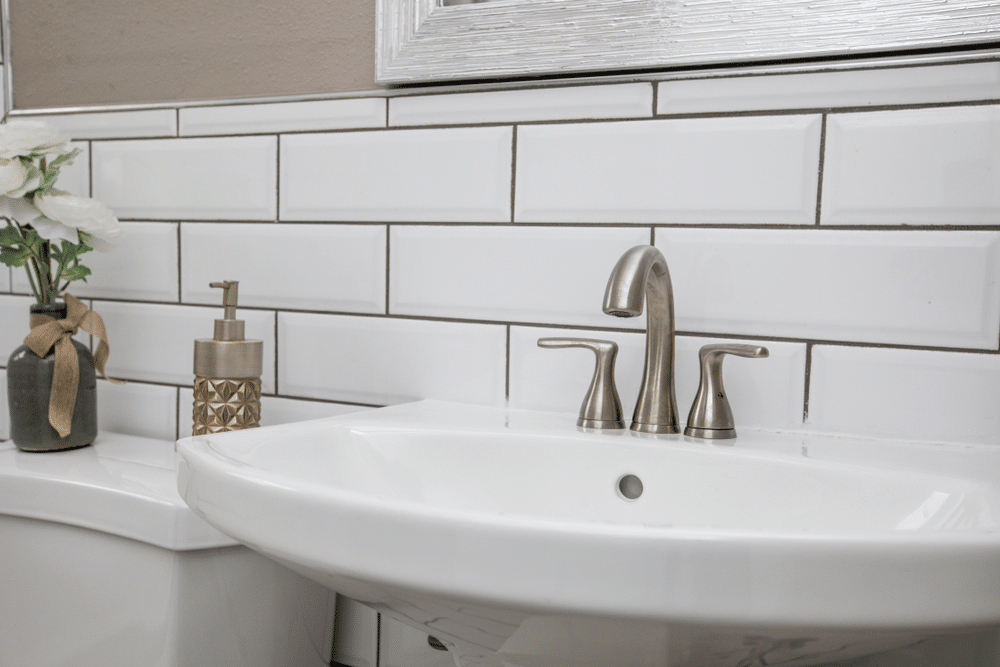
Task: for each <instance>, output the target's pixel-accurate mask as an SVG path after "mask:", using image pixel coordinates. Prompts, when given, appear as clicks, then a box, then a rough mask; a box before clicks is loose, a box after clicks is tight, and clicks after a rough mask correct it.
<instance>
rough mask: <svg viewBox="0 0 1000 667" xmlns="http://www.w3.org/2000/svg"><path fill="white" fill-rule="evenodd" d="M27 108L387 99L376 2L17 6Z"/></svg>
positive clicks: (79, 1)
mask: <svg viewBox="0 0 1000 667" xmlns="http://www.w3.org/2000/svg"><path fill="white" fill-rule="evenodd" d="M10 4H11V34H12V39H11V64H12V69H13V73H12V75H13V86H14V106H15V108H17V109H37V108H47V107H71V106H92V105H105V104H131V103H148V102H171V101H182V100H203V99H216V98H233V97H257V96H266V95H289V94H298V93H328V92H349V91H359V90H372V89H376V88H377V86H376V85H375V82H374V81H375V0H293V2H281V1H279V0H272V1H271V2H259V1H256V0H44V1H39V0H11V2H10Z"/></svg>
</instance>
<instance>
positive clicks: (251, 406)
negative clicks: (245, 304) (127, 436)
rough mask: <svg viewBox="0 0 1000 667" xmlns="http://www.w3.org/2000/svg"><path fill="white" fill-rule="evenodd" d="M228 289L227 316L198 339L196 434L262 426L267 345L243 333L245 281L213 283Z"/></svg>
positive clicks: (224, 296) (224, 293)
mask: <svg viewBox="0 0 1000 667" xmlns="http://www.w3.org/2000/svg"><path fill="white" fill-rule="evenodd" d="M210 287H221V288H222V305H223V306H225V314H224V316H223V319H221V320H215V336H214V337H213V338H198V339H197V340H195V341H194V375H195V379H194V414H193V419H194V427H193V429H192V433H193V434H194V435H205V434H207V433H219V432H221V431H238V430H240V429H244V428H254V427H256V426H260V374H261V370H263V367H264V343H263V341H259V340H247V339H246V338H244V337H243V333H244V331H243V329H244V323H243V320H238V319H236V301H237V298H238V287H239V281H237V280H225V281H223V282H221V283H210Z"/></svg>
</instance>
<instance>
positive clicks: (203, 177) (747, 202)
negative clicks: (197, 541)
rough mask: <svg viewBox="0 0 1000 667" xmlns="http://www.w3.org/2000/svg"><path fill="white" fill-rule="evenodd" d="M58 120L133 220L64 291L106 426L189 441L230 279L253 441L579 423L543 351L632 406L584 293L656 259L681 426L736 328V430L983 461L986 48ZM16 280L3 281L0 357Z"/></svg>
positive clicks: (998, 381) (994, 133)
mask: <svg viewBox="0 0 1000 667" xmlns="http://www.w3.org/2000/svg"><path fill="white" fill-rule="evenodd" d="M21 115H28V114H21ZM39 116H41V114H39ZM44 117H45V118H46V119H48V120H49V121H50V122H52V123H53V124H55V125H57V126H58V127H60V128H61V129H62V130H63V131H64V132H65V133H66V134H67V135H69V136H70V137H71V138H73V139H74V140H75V141H76V142H77V145H78V146H80V147H81V148H82V149H83V150H84V155H83V158H85V159H83V158H81V159H80V160H78V162H77V164H76V165H74V166H73V167H72V169H71V170H67V171H66V172H65V176H64V177H63V180H62V181H61V185H62V186H63V187H65V188H66V189H69V190H71V191H73V192H75V193H78V194H85V195H91V196H94V197H95V198H97V199H100V200H101V201H103V202H105V203H106V204H108V205H109V206H111V207H112V208H114V209H115V211H116V213H117V214H118V216H119V217H120V219H121V220H122V222H123V227H124V233H123V234H122V236H121V237H120V244H119V247H118V249H116V250H115V251H112V252H111V253H108V254H103V255H102V254H98V253H93V254H91V255H89V256H88V257H87V259H88V260H89V263H88V264H89V265H90V266H91V267H92V268H93V269H94V276H93V278H92V279H91V280H90V282H89V283H88V284H86V285H79V286H74V287H75V289H74V290H72V291H73V292H74V294H77V295H79V296H81V297H86V298H89V299H91V300H92V303H93V307H94V308H95V309H96V310H97V311H98V312H100V313H101V315H102V316H103V317H104V319H105V322H106V323H107V325H108V328H109V331H110V336H111V343H112V354H111V358H110V361H109V364H108V371H109V373H110V374H112V375H113V376H117V377H122V378H125V379H128V380H129V381H130V383H129V384H127V385H118V386H115V385H111V384H109V383H107V382H101V383H100V393H99V395H100V401H101V406H100V415H101V417H100V419H101V425H102V428H104V429H106V430H112V431H120V432H131V433H136V434H139V435H143V436H147V437H160V438H166V439H173V438H175V437H177V436H178V435H180V436H183V435H186V434H187V433H188V432H189V430H190V407H189V406H190V404H191V392H190V384H191V381H192V378H193V375H192V373H191V364H192V359H191V357H192V342H191V341H192V339H194V338H198V337H206V336H210V335H211V332H212V320H213V319H214V318H216V317H217V316H218V314H219V313H220V312H221V309H220V308H219V307H217V306H216V303H217V302H218V300H219V294H218V293H217V292H218V291H217V290H211V289H209V288H208V283H209V282H210V281H213V280H222V279H231V280H239V281H240V300H241V304H242V306H243V308H242V314H241V317H244V318H245V319H246V320H247V329H248V335H249V336H251V337H256V338H262V339H263V340H264V341H265V364H264V368H265V373H264V376H265V377H264V392H265V394H266V396H265V398H264V400H263V421H264V423H278V422H282V421H290V420H295V419H306V418H312V417H318V416H323V415H327V414H338V413H342V412H346V411H351V410H360V409H365V408H367V407H371V406H377V405H385V404H391V403H397V402H402V401H409V400H415V399H420V398H439V399H445V400H454V401H466V402H476V403H485V404H495V405H501V404H504V403H505V402H509V404H510V405H511V406H512V407H515V408H527V409H550V410H561V411H566V412H570V413H574V412H575V411H576V410H577V408H578V407H579V403H580V401H581V400H582V397H583V394H584V392H585V390H586V386H587V384H588V382H589V380H590V375H591V373H592V370H593V361H592V358H591V357H590V356H588V355H589V353H587V352H586V351H581V350H542V349H539V348H538V347H537V345H536V344H535V341H536V340H537V338H539V337H542V336H553V335H568V336H588V337H600V338H609V339H613V340H615V341H617V342H618V343H619V345H620V346H621V352H620V355H619V362H618V367H617V381H618V387H619V390H620V392H621V395H622V401H623V404H625V406H626V411H630V410H631V406H632V405H633V403H634V400H635V396H636V394H637V392H638V385H639V380H640V377H641V374H642V363H643V346H644V336H643V330H644V327H645V321H644V319H643V318H634V319H631V320H619V319H614V318H610V317H607V316H605V315H603V314H602V313H601V300H602V297H603V290H604V285H605V282H606V280H607V277H608V274H609V273H610V271H611V267H612V266H613V265H614V263H615V261H616V260H617V258H618V257H619V256H620V255H621V253H622V252H624V251H625V250H626V249H628V248H629V247H631V246H634V245H638V244H649V243H653V244H655V245H656V246H657V247H658V248H660V249H661V250H662V251H663V252H664V254H665V255H666V257H667V259H668V262H669V264H670V270H671V275H672V278H673V284H674V291H675V299H676V316H677V330H678V339H677V389H678V402H679V407H680V409H681V412H682V418H684V417H686V415H687V410H688V407H689V406H690V402H691V400H692V398H693V396H694V392H695V389H696V387H697V382H698V377H697V375H698V366H697V350H698V348H699V347H700V346H701V345H703V344H706V343H709V342H714V341H717V340H720V339H725V340H752V341H755V342H758V343H761V344H764V345H767V346H768V347H769V348H770V350H771V356H770V357H769V358H768V359H764V360H761V359H755V360H743V359H732V360H730V361H727V363H726V386H727V388H728V391H729V394H730V398H731V401H732V405H733V408H734V411H735V413H736V419H737V422H738V423H739V424H741V425H742V426H744V427H764V428H777V429H792V430H815V431H823V432H834V433H851V434H861V435H870V436H886V435H889V436H892V435H895V436H900V437H905V438H912V439H919V440H928V441H958V442H965V443H981V444H987V445H1000V417H998V415H1000V410H998V406H1000V60H996V59H980V60H977V61H970V62H967V63H958V64H949V65H921V66H903V67H885V68H878V67H873V66H860V65H859V66H858V67H857V69H855V70H852V71H836V72H834V71H814V72H796V73H786V74H776V73H775V74H768V73H766V72H763V71H761V72H756V73H740V72H737V73H734V72H729V73H725V72H722V73H717V74H710V75H706V74H701V75H692V74H687V75H673V76H671V77H665V76H662V75H661V76H654V75H650V76H649V77H648V78H647V79H643V78H642V77H636V79H635V80H633V81H630V82H627V83H608V82H606V81H604V80H601V79H595V80H593V81H589V80H578V81H577V82H576V83H575V84H573V85H569V84H567V83H566V82H561V83H552V84H548V85H544V86H538V87H531V86H524V87H522V88H520V89H499V88H498V89H493V90H487V89H484V90H482V91H478V92H473V91H469V90H463V91H461V92H448V91H447V89H440V88H428V89H408V90H406V91H405V92H403V93H398V94H397V93H386V94H385V95H376V96H371V95H359V96H357V97H355V98H347V99H321V100H308V101H298V100H296V101H276V102H268V103H252V104H250V103H247V104H240V103H232V104H226V105H217V104H208V103H206V104H204V105H201V106H199V105H193V106H192V105H182V106H180V107H178V108H151V109H143V110H120V111H104V112H95V111H87V112H79V113H76V112H66V113H54V114H51V113H50V114H44ZM27 293H28V286H27V284H26V281H25V279H24V277H23V276H22V275H20V272H9V271H7V270H6V269H4V270H3V271H0V313H2V314H0V349H3V350H8V351H9V350H13V349H14V348H15V347H16V346H17V345H18V344H19V343H20V339H21V338H23V336H24V333H25V331H24V330H25V328H26V326H27V312H26V311H27V303H28V299H27V297H26V295H27ZM22 323H23V326H22ZM5 354H6V353H5ZM0 373H2V371H0ZM4 384H5V383H4ZM0 392H2V389H0ZM4 412H5V411H4ZM568 418H569V417H568ZM6 429H7V425H6V414H3V416H2V418H0V437H5V436H6Z"/></svg>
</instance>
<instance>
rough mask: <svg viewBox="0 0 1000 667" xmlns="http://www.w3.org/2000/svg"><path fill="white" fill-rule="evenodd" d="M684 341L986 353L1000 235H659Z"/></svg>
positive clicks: (997, 317)
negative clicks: (704, 337) (781, 340)
mask: <svg viewBox="0 0 1000 667" xmlns="http://www.w3.org/2000/svg"><path fill="white" fill-rule="evenodd" d="M656 246H657V247H658V248H660V250H662V251H663V253H664V255H665V256H666V258H667V261H668V263H669V265H670V273H671V276H672V278H673V286H674V294H675V298H676V313H677V328H678V330H680V331H693V332H706V333H711V332H719V333H729V334H753V335H760V336H774V337H789V338H804V339H811V340H838V341H856V342H868V343H888V344H899V345H925V346H935V347H962V348H974V349H993V348H996V345H997V332H998V331H1000V281H997V280H996V279H995V276H997V275H1000V233H997V232H985V231H982V232H980V231H951V232H948V231H940V232H931V231H913V232H904V231H847V230H829V229H819V228H814V229H806V230H768V229H763V230H735V229H716V230H711V229H658V230H657V231H656Z"/></svg>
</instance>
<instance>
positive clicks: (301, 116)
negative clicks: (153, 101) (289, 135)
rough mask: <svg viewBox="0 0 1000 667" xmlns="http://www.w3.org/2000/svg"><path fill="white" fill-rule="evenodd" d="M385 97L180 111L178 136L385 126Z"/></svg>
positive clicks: (192, 108) (215, 107)
mask: <svg viewBox="0 0 1000 667" xmlns="http://www.w3.org/2000/svg"><path fill="white" fill-rule="evenodd" d="M385 105H386V101H385V98H381V97H364V98H357V99H347V100H310V101H304V102H278V103H269V104H228V105H224V106H209V107H188V108H185V109H181V110H180V134H181V136H196V135H205V134H255V133H263V132H307V131H316V130H342V129H349V128H363V127H385Z"/></svg>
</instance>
